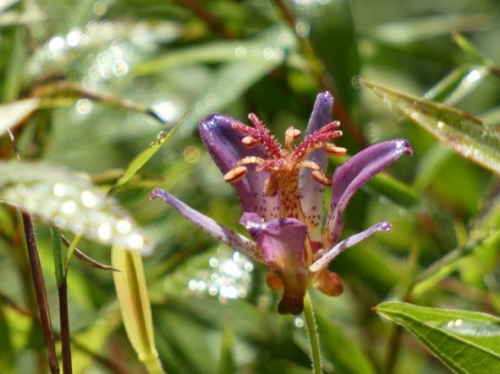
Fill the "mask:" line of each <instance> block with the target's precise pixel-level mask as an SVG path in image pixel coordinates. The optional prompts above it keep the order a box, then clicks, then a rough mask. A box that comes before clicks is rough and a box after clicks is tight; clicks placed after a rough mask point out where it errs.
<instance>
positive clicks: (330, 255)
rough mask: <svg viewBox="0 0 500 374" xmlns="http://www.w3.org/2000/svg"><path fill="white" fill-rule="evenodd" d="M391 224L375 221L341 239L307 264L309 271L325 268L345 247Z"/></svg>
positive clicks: (388, 228) (389, 228) (386, 228)
mask: <svg viewBox="0 0 500 374" xmlns="http://www.w3.org/2000/svg"><path fill="white" fill-rule="evenodd" d="M391 230H392V226H391V224H390V223H389V222H380V223H377V224H375V225H373V226H371V227H370V228H368V229H366V230H365V231H362V232H360V233H358V234H356V235H352V236H350V237H348V238H347V239H346V240H342V241H341V242H340V243H338V244H337V245H335V246H334V247H333V248H332V249H330V250H329V251H328V252H326V254H325V255H324V256H323V257H321V258H320V259H319V260H317V261H316V262H314V263H313V264H312V265H311V266H309V271H310V272H311V273H315V272H318V271H320V270H322V269H325V268H326V267H327V266H328V264H329V263H330V262H331V261H332V260H333V259H334V258H335V257H337V256H338V255H339V254H341V253H342V252H343V251H344V250H345V249H347V248H349V247H352V246H354V245H356V244H358V243H359V242H361V241H363V240H365V239H366V238H368V237H369V236H371V235H373V234H374V233H376V232H378V231H387V232H388V231H391Z"/></svg>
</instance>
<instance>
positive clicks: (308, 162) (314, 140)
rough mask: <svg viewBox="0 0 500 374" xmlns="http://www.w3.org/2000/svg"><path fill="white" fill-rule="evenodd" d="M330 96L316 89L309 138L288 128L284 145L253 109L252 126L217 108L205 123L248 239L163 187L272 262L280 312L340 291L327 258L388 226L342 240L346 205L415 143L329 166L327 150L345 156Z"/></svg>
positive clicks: (198, 221) (205, 227)
mask: <svg viewBox="0 0 500 374" xmlns="http://www.w3.org/2000/svg"><path fill="white" fill-rule="evenodd" d="M332 107H333V97H332V96H331V95H330V93H328V92H324V93H321V94H319V95H318V97H317V99H316V103H315V105H314V109H313V112H312V115H311V118H310V120H309V124H308V127H307V131H306V136H305V139H304V140H303V141H302V142H301V143H300V144H298V145H296V144H295V142H296V141H297V140H298V139H299V137H300V136H301V132H300V131H299V130H297V129H295V128H293V127H290V128H288V129H287V130H286V133H285V141H284V146H281V144H280V143H279V142H278V141H277V140H276V139H275V138H274V137H273V136H271V135H270V134H269V130H268V129H267V128H266V127H265V125H264V124H263V123H262V122H261V121H260V120H259V119H258V118H257V116H256V115H254V114H250V115H249V119H250V121H251V122H252V124H253V126H246V125H244V124H241V123H240V122H239V121H237V120H235V119H233V118H231V117H229V116H227V115H224V114H212V115H210V116H208V117H207V118H205V120H203V121H202V122H201V123H200V135H201V139H202V140H203V142H204V143H205V146H206V147H207V149H208V151H209V152H210V155H211V156H212V158H213V159H214V161H215V163H216V164H217V166H218V167H219V169H220V170H221V172H222V173H223V174H224V180H225V181H226V182H228V183H231V184H232V186H233V187H234V189H235V190H236V193H237V194H238V197H239V200H240V204H241V207H242V210H243V215H242V217H241V219H240V223H241V224H242V225H243V226H244V227H245V228H246V230H247V231H248V233H249V235H250V237H251V239H249V238H247V237H245V236H243V235H241V234H239V233H237V232H235V231H233V230H230V229H229V228H227V227H225V226H223V225H221V224H219V223H217V222H215V221H214V220H212V219H211V218H209V217H207V216H205V215H203V214H202V213H200V212H197V211H196V210H194V209H192V208H190V207H189V206H188V205H186V204H184V203H183V202H182V201H180V200H178V199H176V198H175V197H174V196H172V195H171V194H169V193H168V192H165V191H163V190H161V189H156V190H154V191H153V193H152V194H151V198H152V199H153V198H156V197H158V196H159V197H161V198H163V199H164V200H165V201H166V202H167V203H168V204H170V205H171V206H172V207H173V208H174V209H176V210H177V211H178V212H179V213H180V214H182V215H183V216H184V217H186V218H187V219H188V220H190V221H191V222H193V223H194V224H195V225H197V226H198V227H199V228H200V229H201V230H202V231H204V232H206V233H207V234H209V235H211V236H212V237H214V238H215V239H217V240H219V241H221V242H222V243H225V244H227V245H228V246H230V247H232V248H235V249H237V250H239V251H240V252H242V253H243V254H245V255H247V256H248V257H250V258H252V259H253V260H255V261H258V262H261V263H264V264H265V265H266V266H267V267H268V268H269V271H270V272H269V275H268V277H267V284H268V286H269V287H271V288H272V289H273V290H283V296H282V299H281V301H280V303H279V306H278V311H279V312H280V313H282V314H287V313H290V314H299V313H301V312H302V309H303V299H304V296H305V293H306V292H307V290H308V289H309V288H311V287H313V288H316V289H319V290H320V291H322V292H323V293H325V294H327V295H330V296H337V295H339V294H340V293H341V292H342V289H343V287H342V281H341V279H340V277H339V276H338V275H337V274H335V273H332V272H330V271H329V270H328V264H329V263H330V262H331V261H332V260H333V259H334V258H335V257H337V256H338V255H339V254H340V253H342V252H343V251H344V250H345V249H346V248H349V247H351V246H353V245H355V244H357V243H359V242H360V241H362V240H364V239H366V238H367V237H369V236H370V235H372V234H373V233H375V232H377V231H390V230H391V224H390V223H388V222H381V223H378V224H376V225H373V226H371V227H370V228H368V229H367V230H365V231H363V232H361V233H358V234H356V235H353V236H350V237H348V238H347V239H344V240H342V241H339V239H340V236H341V233H342V226H343V220H342V212H343V211H344V209H345V207H346V205H347V203H348V202H349V199H350V198H351V196H352V195H353V194H354V192H356V190H357V189H358V188H360V187H361V186H362V185H364V184H365V183H366V182H367V181H368V180H370V179H371V178H372V177H373V176H374V175H376V174H377V173H379V172H381V171H382V170H384V169H385V168H386V167H387V166H389V165H390V164H391V163H392V162H394V161H396V160H397V159H398V158H399V157H400V156H401V155H403V154H404V153H406V154H411V153H412V149H411V146H410V145H409V143H408V142H407V141H406V140H391V141H386V142H383V143H379V144H375V145H372V146H370V147H369V148H367V149H365V150H363V151H361V152H359V153H358V154H356V155H355V156H353V157H351V158H350V159H349V160H348V161H347V162H346V163H344V164H343V165H342V166H340V167H339V168H337V169H336V171H335V173H334V174H333V177H329V176H328V175H327V173H326V172H325V168H326V165H327V157H328V155H334V156H335V155H343V154H345V153H346V150H345V149H344V148H341V147H338V146H336V145H334V144H333V143H332V142H331V141H332V140H333V139H334V138H337V137H339V136H341V135H342V132H341V131H339V130H338V127H339V122H332V118H331V115H332ZM332 184H333V192H332V198H331V203H330V209H329V211H328V215H327V217H326V222H325V224H324V226H322V223H323V213H324V209H323V204H324V202H323V197H324V192H325V187H326V186H331V185H332Z"/></svg>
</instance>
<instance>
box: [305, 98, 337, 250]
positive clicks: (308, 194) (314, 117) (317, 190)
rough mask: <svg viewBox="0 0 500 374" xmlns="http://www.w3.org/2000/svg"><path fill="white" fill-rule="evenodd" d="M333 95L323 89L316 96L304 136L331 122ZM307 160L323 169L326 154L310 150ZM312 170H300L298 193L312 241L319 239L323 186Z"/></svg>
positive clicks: (325, 162) (319, 150)
mask: <svg viewBox="0 0 500 374" xmlns="http://www.w3.org/2000/svg"><path fill="white" fill-rule="evenodd" d="M332 111H333V96H332V95H331V94H330V93H329V92H327V91H325V92H322V93H320V94H319V95H318V96H317V97H316V102H315V103H314V108H313V111H312V113H311V117H310V118H309V124H308V125H307V130H306V137H307V136H308V135H310V134H312V133H313V132H315V131H316V130H319V129H320V128H322V127H323V126H325V125H327V124H329V123H331V122H332ZM307 159H308V160H311V161H313V162H315V163H316V164H317V165H318V166H319V167H320V168H322V169H325V168H326V164H327V159H328V156H327V155H326V153H325V152H324V151H323V150H321V149H318V150H316V151H314V152H312V153H311V154H310V155H309V156H308V157H307ZM311 173H312V170H311V169H309V168H303V169H302V170H301V171H300V195H301V200H300V203H301V206H302V212H303V213H304V218H305V221H306V223H307V225H308V227H309V236H310V238H311V240H312V241H314V242H320V241H321V229H320V227H321V222H322V220H323V197H324V192H325V187H324V186H323V185H322V184H320V183H318V182H316V181H315V180H314V179H313V178H312V177H311Z"/></svg>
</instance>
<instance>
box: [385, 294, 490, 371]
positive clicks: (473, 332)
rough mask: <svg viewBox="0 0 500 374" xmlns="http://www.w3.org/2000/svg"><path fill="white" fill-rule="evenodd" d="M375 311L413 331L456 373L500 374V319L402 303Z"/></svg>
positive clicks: (394, 303) (475, 313)
mask: <svg viewBox="0 0 500 374" xmlns="http://www.w3.org/2000/svg"><path fill="white" fill-rule="evenodd" d="M375 310H376V311H377V312H378V313H379V314H382V315H383V316H385V317H387V318H389V319H391V320H393V321H395V322H396V323H398V324H400V325H402V326H403V327H405V328H406V329H408V330H409V331H410V332H412V333H413V334H414V335H415V336H416V337H417V338H418V339H419V340H420V341H421V342H422V343H423V344H425V346H426V347H427V348H428V349H429V350H430V351H431V352H432V353H434V354H435V355H436V356H437V357H438V358H439V359H440V360H441V361H443V362H444V363H445V364H446V365H447V366H448V367H449V368H450V369H452V370H453V371H454V372H456V373H471V374H472V373H498V372H500V344H498V343H499V341H500V318H497V317H494V316H492V315H488V314H485V313H477V312H469V311H462V310H450V309H438V308H429V307H421V306H416V305H411V304H406V303H399V302H386V303H382V304H379V305H377V307H376V308H375Z"/></svg>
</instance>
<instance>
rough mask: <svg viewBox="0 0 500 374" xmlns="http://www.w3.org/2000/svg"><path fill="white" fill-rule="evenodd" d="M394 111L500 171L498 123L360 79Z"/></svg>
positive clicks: (485, 165) (469, 156)
mask: <svg viewBox="0 0 500 374" xmlns="http://www.w3.org/2000/svg"><path fill="white" fill-rule="evenodd" d="M361 83H362V84H363V85H364V86H365V87H367V88H369V89H371V90H372V91H373V92H374V93H375V94H376V95H378V96H379V97H380V98H382V99H383V100H384V101H385V102H386V103H387V104H389V106H390V107H391V109H393V110H397V111H400V112H402V113H403V114H404V115H405V116H406V117H407V118H408V119H410V120H412V121H414V122H415V123H417V124H419V125H420V126H422V127H423V128H424V129H425V130H427V131H429V132H430V133H431V134H432V135H434V136H435V137H436V138H438V139H439V140H440V141H441V142H443V143H444V144H446V145H447V146H449V147H450V148H452V149H453V150H454V151H455V152H457V153H458V154H460V155H461V156H463V157H465V158H466V159H468V160H470V161H473V162H476V163H478V164H480V165H482V166H484V167H485V168H487V169H489V170H491V171H493V172H495V173H498V174H500V154H499V153H498V150H499V149H500V132H499V131H498V127H496V126H483V124H482V122H481V121H479V120H478V119H476V118H474V117H472V116H470V115H468V114H467V113H465V112H463V111H460V110H458V109H454V108H450V107H447V106H445V105H443V104H438V103H434V102H431V101H427V100H423V99H420V98H417V97H414V96H410V95H406V94H402V93H400V92H396V91H393V90H390V89H388V88H385V87H382V86H379V85H376V84H373V83H370V82H367V81H365V80H361Z"/></svg>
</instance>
